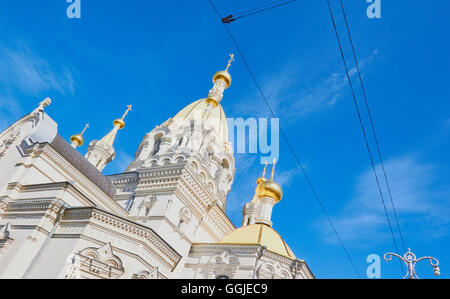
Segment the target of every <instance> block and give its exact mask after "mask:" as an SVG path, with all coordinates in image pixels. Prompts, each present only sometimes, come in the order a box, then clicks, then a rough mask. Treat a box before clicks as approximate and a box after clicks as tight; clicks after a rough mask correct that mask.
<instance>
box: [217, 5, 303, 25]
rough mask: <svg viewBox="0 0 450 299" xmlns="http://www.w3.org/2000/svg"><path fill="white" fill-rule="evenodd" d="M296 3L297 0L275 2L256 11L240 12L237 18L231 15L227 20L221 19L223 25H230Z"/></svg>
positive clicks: (255, 9)
mask: <svg viewBox="0 0 450 299" xmlns="http://www.w3.org/2000/svg"><path fill="white" fill-rule="evenodd" d="M294 1H296V0H288V1H286V0H283V1H277V2H274V3H271V4H267V5H263V6H260V7H258V8H254V9H251V10H247V11H243V12H240V13H238V14H236V15H237V17H235V15H229V16H227V17H225V18H221V19H222V23H224V24H225V23H227V24H229V23H231V22H234V21H236V20H238V19H242V18H245V17H248V16H251V15H254V14H257V13H261V12H263V11H266V10H269V9H272V8H275V7H279V6H282V5H286V4H288V3H291V2H294Z"/></svg>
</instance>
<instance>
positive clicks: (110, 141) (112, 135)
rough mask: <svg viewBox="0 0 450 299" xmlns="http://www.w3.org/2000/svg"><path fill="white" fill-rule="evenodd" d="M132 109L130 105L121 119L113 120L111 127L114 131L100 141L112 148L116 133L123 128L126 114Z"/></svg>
mask: <svg viewBox="0 0 450 299" xmlns="http://www.w3.org/2000/svg"><path fill="white" fill-rule="evenodd" d="M131 108H133V106H132V105H128V106H127V110H126V111H125V113H124V114H123V116H122V118H118V119H116V120H114V122H113V125H114V129H112V130H111V132H109V133H108V134H107V135H106V136H105V137H103V138H102V139H101V141H102V142H103V143H105V144H107V145H109V146H113V144H114V140H115V139H116V135H117V132H118V131H119V130H121V129H123V128H124V127H125V121H124V119H125V117H126V116H127V115H128V112H130V111H131V110H132V109H131Z"/></svg>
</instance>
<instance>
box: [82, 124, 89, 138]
mask: <svg viewBox="0 0 450 299" xmlns="http://www.w3.org/2000/svg"><path fill="white" fill-rule="evenodd" d="M87 128H89V124H86V126H85V127H84V129H83V131H82V132H81V134H80V135H81V136H83V134H84V132H86V130H87Z"/></svg>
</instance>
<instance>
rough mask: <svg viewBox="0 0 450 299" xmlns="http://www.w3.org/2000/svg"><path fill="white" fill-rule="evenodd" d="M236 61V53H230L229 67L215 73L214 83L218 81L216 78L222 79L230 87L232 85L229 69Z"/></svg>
mask: <svg viewBox="0 0 450 299" xmlns="http://www.w3.org/2000/svg"><path fill="white" fill-rule="evenodd" d="M233 61H234V54H230V60H229V61H228V65H227V68H226V69H225V70H224V71H218V72H217V73H215V74H214V77H213V83H214V82H216V80H219V79H222V80H223V81H225V83H226V84H227V87H226V88H228V87H230V85H231V75H230V73H228V69H229V68H230V66H231V63H232V62H233Z"/></svg>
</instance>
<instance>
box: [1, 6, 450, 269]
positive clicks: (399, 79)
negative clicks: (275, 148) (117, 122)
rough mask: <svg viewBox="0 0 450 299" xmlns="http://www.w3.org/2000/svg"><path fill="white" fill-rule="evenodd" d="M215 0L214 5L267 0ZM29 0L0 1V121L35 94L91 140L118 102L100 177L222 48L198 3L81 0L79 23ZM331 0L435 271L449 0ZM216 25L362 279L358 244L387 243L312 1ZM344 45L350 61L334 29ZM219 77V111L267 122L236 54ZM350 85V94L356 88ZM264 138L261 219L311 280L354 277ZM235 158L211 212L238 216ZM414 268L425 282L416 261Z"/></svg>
mask: <svg viewBox="0 0 450 299" xmlns="http://www.w3.org/2000/svg"><path fill="white" fill-rule="evenodd" d="M215 2H216V6H217V7H218V9H219V10H220V11H221V12H222V14H223V15H228V14H232V13H236V12H239V11H244V10H247V9H250V8H253V7H256V6H259V5H261V4H266V3H270V2H271V1H269V0H267V1H266V0H264V1H262V0H261V1H256V0H240V1H237V0H228V1H219V0H216V1H215ZM332 2H333V3H334V4H333V9H334V10H335V13H336V18H337V25H338V29H339V30H340V32H341V36H342V37H344V36H345V35H344V29H345V27H343V25H344V23H343V19H342V15H341V14H340V11H339V7H338V5H337V3H338V2H337V1H332ZM43 3H44V1H31V0H28V1H11V0H8V1H1V2H0V28H1V30H0V129H3V128H5V127H6V126H7V125H8V124H10V123H12V122H13V121H14V120H16V119H17V118H19V117H20V116H22V115H24V114H26V113H28V112H29V111H31V110H32V109H34V108H35V107H36V105H37V104H38V102H40V101H41V100H42V99H44V98H45V97H47V96H49V97H51V98H52V100H53V104H52V105H51V106H50V107H49V108H48V109H47V111H48V113H49V114H50V115H51V116H52V117H53V118H54V119H55V120H56V121H57V122H58V125H59V132H60V134H61V135H62V136H63V137H65V138H67V139H68V138H69V137H70V136H71V135H72V134H74V133H78V132H79V131H81V130H82V128H83V127H84V124H85V123H86V122H89V123H90V124H91V128H90V129H89V130H88V131H87V133H86V135H85V136H86V139H87V140H88V141H89V140H92V139H96V138H100V137H102V136H104V135H105V134H106V133H107V132H108V131H109V130H110V129H111V128H112V121H113V120H114V119H115V118H117V117H120V116H121V115H122V113H123V111H124V109H125V106H126V104H133V105H134V107H135V109H134V110H133V111H132V112H131V113H130V114H129V116H128V117H127V120H126V122H127V125H126V127H125V129H124V130H122V131H121V132H120V133H119V136H118V139H117V141H116V144H115V148H116V152H117V157H116V160H115V161H114V162H113V163H111V165H109V166H108V167H107V169H105V172H106V173H107V174H112V173H117V172H121V171H123V170H124V168H125V167H126V165H127V164H128V163H129V161H130V160H131V158H132V156H133V155H134V152H135V151H136V149H137V146H138V144H139V142H140V141H141V140H142V138H143V136H144V135H145V133H146V132H149V131H150V130H152V129H153V128H154V126H155V125H158V124H161V123H162V122H164V121H165V120H167V119H168V118H169V117H172V116H174V115H175V113H176V112H177V111H178V110H180V109H181V108H183V107H184V106H185V105H187V104H189V103H190V102H192V101H194V100H196V99H199V98H203V97H204V96H205V95H206V94H207V92H208V91H209V89H210V88H211V76H212V75H213V74H214V72H216V71H217V70H221V69H223V68H224V67H225V65H226V60H227V57H228V54H229V53H231V52H236V51H235V49H234V47H233V44H232V42H231V41H230V39H229V37H228V36H227V34H226V32H225V30H224V28H223V25H222V24H221V23H219V22H218V20H217V16H216V15H215V13H214V11H213V10H212V8H211V7H210V5H209V3H208V1H207V0H196V1H169V2H166V1H158V2H157V1H138V0H135V1H128V2H127V4H124V2H123V1H118V0H109V1H107V0H96V1H87V0H82V18H81V19H68V18H67V16H66V8H67V5H68V4H67V3H66V1H65V0H54V1H45V4H43ZM344 4H345V6H346V8H347V13H348V17H349V21H350V26H351V29H352V33H353V38H354V42H355V44H356V48H357V52H358V56H359V58H360V63H361V69H362V73H363V78H364V81H365V84H366V89H367V94H368V99H369V102H370V104H371V108H372V112H373V116H374V121H375V126H376V129H377V133H378V136H379V139H380V143H381V148H382V152H383V155H384V159H385V166H386V169H387V172H388V177H389V179H390V183H391V189H392V191H393V198H394V201H395V203H396V206H397V212H398V214H399V219H400V224H401V227H402V230H403V233H404V236H405V240H406V242H407V246H408V247H411V248H412V249H413V251H415V252H416V253H417V254H418V255H420V256H423V255H432V256H435V257H437V258H439V259H440V261H441V270H442V277H446V278H448V277H450V276H449V275H448V273H450V272H449V271H450V270H449V269H450V257H449V256H448V252H449V251H450V239H449V234H450V231H449V221H450V219H449V218H450V217H449V215H450V213H449V212H450V183H449V179H448V178H449V175H450V173H449V167H448V165H449V164H450V158H449V154H448V152H449V145H450V144H449V137H450V134H449V133H450V113H449V112H450V102H449V101H448V100H449V96H450V92H449V89H448V87H447V86H448V79H449V78H450V71H449V70H450V59H449V55H448V53H449V50H450V39H449V28H450V26H449V25H450V19H449V18H448V13H447V12H448V10H449V9H450V4H449V3H448V1H444V0H439V1H412V0H411V1H406V0H402V1H382V18H381V19H379V20H375V19H369V18H367V16H366V8H367V6H368V4H367V3H366V1H365V0H345V1H344ZM230 28H231V30H232V31H233V33H234V34H235V36H236V39H237V40H238V43H239V45H240V47H241V48H242V50H243V52H244V53H245V55H246V57H247V59H248V62H249V64H250V65H251V66H252V68H253V70H254V72H255V74H256V76H257V79H258V81H259V82H260V85H261V86H262V89H263V90H264V92H265V94H266V95H267V97H268V99H269V101H270V103H271V105H272V107H273V109H274V111H275V114H276V115H277V116H278V117H279V118H280V124H281V126H282V127H283V128H284V129H285V130H286V133H287V135H288V136H289V138H290V139H291V142H292V143H293V145H294V147H295V149H296V152H297V154H298V156H299V157H300V159H301V161H302V163H303V164H304V166H305V168H306V170H307V172H308V174H309V176H310V177H311V180H312V181H313V183H314V185H315V187H316V188H317V190H318V192H319V194H320V197H321V199H322V201H323V202H324V204H325V206H326V208H327V210H328V212H329V214H330V216H331V218H332V219H333V221H334V222H335V224H336V227H337V230H338V231H339V233H340V234H341V235H342V238H343V240H344V243H345V244H346V246H347V248H348V250H349V252H350V254H351V255H352V257H353V259H354V261H355V263H356V266H357V268H358V270H359V272H360V273H361V275H362V276H363V277H364V276H365V272H366V268H367V266H368V264H367V263H366V258H367V256H368V255H369V254H372V253H375V254H379V255H382V254H384V253H385V252H387V251H392V250H394V248H393V242H392V239H391V237H390V232H389V229H388V226H387V222H386V219H385V218H384V214H383V213H384V212H383V208H382V205H381V201H380V198H379V195H378V193H377V189H376V184H375V180H374V177H373V175H372V173H371V168H370V161H369V158H368V155H367V152H366V149H365V147H364V143H363V138H362V134H361V129H360V127H359V124H358V120H357V116H356V113H355V108H354V105H353V102H352V98H351V93H350V89H349V86H348V83H347V82H346V78H345V74H344V69H343V65H342V61H341V58H340V56H339V52H338V48H337V42H336V38H335V36H334V32H333V29H332V25H331V22H330V19H329V15H328V8H327V6H326V1H325V0H323V1H322V0H320V1H318V0H307V1H297V2H294V3H292V4H289V5H287V6H284V7H280V8H277V9H274V10H271V11H270V12H266V13H262V14H260V15H255V16H251V17H248V18H245V19H241V20H239V21H238V22H235V23H232V24H231V25H230ZM344 45H345V54H346V57H347V59H348V61H349V62H351V61H352V60H351V58H352V57H351V52H350V49H349V47H348V42H347V40H345V41H344ZM236 54H237V53H236ZM350 68H351V69H352V79H354V80H355V81H354V82H355V85H356V86H357V87H358V86H359V85H357V84H356V82H357V81H356V79H357V78H356V77H355V73H354V69H353V68H354V65H353V64H351V65H350ZM231 74H232V76H233V85H232V86H231V88H230V89H228V90H227V91H226V94H225V97H224V100H223V102H222V105H223V107H224V109H225V112H226V114H227V116H228V117H243V118H247V117H269V116H270V115H269V113H268V111H267V109H266V107H265V106H264V102H263V100H262V98H261V97H260V95H259V93H258V91H257V89H256V88H255V85H254V84H253V82H252V80H251V77H250V75H249V74H248V72H247V70H246V69H245V66H244V64H243V63H242V59H241V58H240V57H239V56H237V57H236V62H235V63H234V64H233V66H232V69H231ZM357 96H358V98H359V99H362V98H361V92H360V90H359V89H358V88H357ZM169 103H170V104H169ZM363 116H364V117H366V114H365V112H364V115H363ZM365 120H367V119H366V118H365ZM280 142H281V143H280V151H281V152H280V161H279V166H278V167H277V174H276V179H277V181H278V182H280V184H282V186H283V189H284V198H283V200H282V201H281V202H280V203H279V204H278V205H277V206H275V208H274V212H273V217H272V220H273V222H274V227H275V229H277V230H278V231H279V232H280V234H281V235H282V236H283V237H284V239H285V240H286V242H287V243H288V244H289V245H290V246H291V248H292V249H293V251H294V252H295V253H296V255H297V256H298V257H299V258H301V259H305V260H306V261H307V262H308V263H309V265H310V267H311V269H312V270H313V271H314V273H315V274H316V276H317V277H319V278H336V277H339V278H355V277H356V276H355V272H354V270H353V268H352V266H351V264H350V263H349V261H348V260H347V258H346V256H345V254H344V252H343V251H342V249H341V247H340V246H339V244H338V243H337V242H336V239H335V237H334V235H333V233H332V231H331V228H330V226H329V225H328V223H327V222H326V220H325V218H324V216H323V214H322V212H321V210H320V207H319V205H318V204H317V202H316V200H315V199H314V197H313V195H312V193H311V191H310V189H309V188H308V186H307V184H306V182H305V179H304V178H303V176H302V175H301V173H300V172H299V171H298V169H297V167H296V163H295V160H294V159H293V156H292V155H291V153H290V152H289V150H288V148H287V146H286V144H285V143H284V141H283V140H281V141H280ZM372 145H373V144H372ZM85 150H86V145H85V146H84V147H83V148H81V149H80V151H81V152H83V153H84V152H85ZM236 161H237V164H236V165H237V174H236V177H235V183H234V185H233V188H232V190H231V193H230V194H229V197H228V207H227V212H228V215H229V216H230V218H231V219H232V221H233V222H234V223H235V224H236V225H237V226H239V225H240V222H241V209H242V205H243V204H244V203H246V202H248V201H249V200H250V199H251V197H252V195H253V192H254V188H255V183H254V182H255V179H256V178H257V177H258V176H259V175H260V173H261V170H262V166H261V165H260V164H259V156H258V155H251V154H239V155H236ZM417 269H418V271H419V273H420V274H421V276H422V277H425V278H430V277H432V270H431V268H430V267H429V265H427V264H425V263H424V264H423V265H419V266H418V267H417ZM381 271H382V277H383V278H397V277H400V276H401V273H400V267H399V265H398V263H397V262H391V263H385V262H384V261H383V262H382V268H381Z"/></svg>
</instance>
